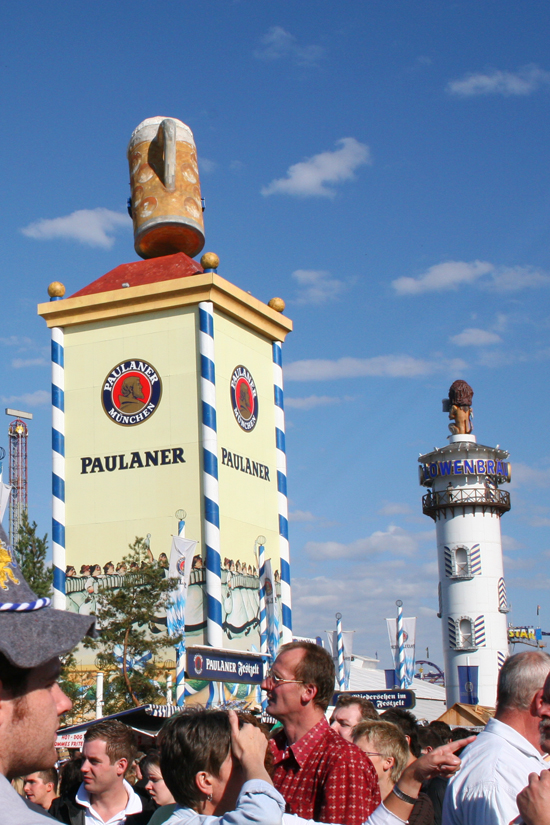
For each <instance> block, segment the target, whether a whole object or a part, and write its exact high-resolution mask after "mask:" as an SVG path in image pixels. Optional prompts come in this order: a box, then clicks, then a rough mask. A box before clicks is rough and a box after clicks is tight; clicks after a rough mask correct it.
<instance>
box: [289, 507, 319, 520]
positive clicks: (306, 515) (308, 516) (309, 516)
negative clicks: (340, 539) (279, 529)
mask: <svg viewBox="0 0 550 825" xmlns="http://www.w3.org/2000/svg"><path fill="white" fill-rule="evenodd" d="M288 520H289V521H296V522H305V521H308V522H311V521H317V516H314V515H313V513H310V512H309V510H294V512H291V513H289V514H288Z"/></svg>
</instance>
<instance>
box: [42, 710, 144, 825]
mask: <svg viewBox="0 0 550 825" xmlns="http://www.w3.org/2000/svg"><path fill="white" fill-rule="evenodd" d="M136 752H137V747H136V738H135V734H134V732H133V730H132V729H131V728H129V727H128V725H124V724H123V723H122V722H119V721H118V720H116V719H109V720H106V721H104V722H98V723H97V724H96V725H92V727H90V728H88V730H87V731H86V734H85V736H84V745H83V746H82V756H83V757H84V761H83V762H82V768H81V771H82V779H83V781H82V784H81V786H80V788H79V789H78V793H77V795H76V800H75V802H76V804H73V803H71V801H70V800H64V809H63V810H62V811H60V814H58V816H59V818H60V819H61V820H62V821H64V822H68V823H71V825H123V824H124V825H132V823H135V825H138V823H139V825H143V823H146V822H148V820H149V819H150V817H151V814H152V809H151V810H148V811H144V810H143V804H142V800H141V797H140V796H138V794H137V793H136V792H135V791H134V789H133V788H132V786H131V785H130V784H129V783H128V782H126V780H125V778H124V776H125V774H126V772H127V770H128V769H129V768H130V767H131V766H132V764H133V762H134V759H135V756H136Z"/></svg>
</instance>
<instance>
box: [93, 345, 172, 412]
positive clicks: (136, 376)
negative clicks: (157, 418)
mask: <svg viewBox="0 0 550 825" xmlns="http://www.w3.org/2000/svg"><path fill="white" fill-rule="evenodd" d="M161 395H162V381H161V380H160V376H159V374H158V372H157V371H156V369H155V368H154V367H152V366H151V364H148V363H147V361H138V360H135V361H121V363H120V364H117V365H116V367H114V368H113V369H112V370H111V372H110V373H109V375H108V376H107V377H106V378H105V381H104V383H103V390H102V395H101V400H102V402H103V409H104V410H105V413H106V415H108V416H109V418H110V419H112V421H114V422H115V424H120V425H121V426H123V427H133V426H135V425H136V424H141V423H142V422H143V421H145V420H146V419H147V418H149V416H151V415H153V413H154V412H155V410H156V409H157V407H158V405H159V403H160V398H161Z"/></svg>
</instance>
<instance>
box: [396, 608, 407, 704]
mask: <svg viewBox="0 0 550 825" xmlns="http://www.w3.org/2000/svg"><path fill="white" fill-rule="evenodd" d="M395 604H396V605H397V681H398V682H399V687H400V688H401V690H404V688H405V682H406V678H405V677H406V674H405V637H404V634H403V602H402V601H401V599H398V600H397V601H396V603H395Z"/></svg>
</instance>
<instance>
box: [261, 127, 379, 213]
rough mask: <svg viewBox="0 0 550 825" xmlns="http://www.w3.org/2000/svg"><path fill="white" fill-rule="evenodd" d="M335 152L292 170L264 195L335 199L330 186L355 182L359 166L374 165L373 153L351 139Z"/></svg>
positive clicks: (339, 141) (342, 139)
mask: <svg viewBox="0 0 550 825" xmlns="http://www.w3.org/2000/svg"><path fill="white" fill-rule="evenodd" d="M336 145H337V146H340V148H339V149H336V150H335V151H334V152H321V153H320V154H318V155H313V157H311V158H307V159H306V160H303V161H301V162H300V163H295V164H293V165H292V166H290V167H289V169H288V171H287V173H286V178H279V179H277V180H273V181H271V183H270V184H269V185H268V186H264V187H263V189H262V190H261V192H262V195H276V194H277V195H295V196H297V197H325V198H332V197H334V195H335V194H336V192H335V190H334V189H333V188H332V187H331V186H328V185H327V184H337V183H342V182H343V181H347V180H353V179H354V178H355V174H354V173H355V170H356V169H357V168H358V167H359V166H363V165H365V164H370V163H372V159H371V154H370V149H369V147H368V146H366V144H364V143H360V142H359V141H358V140H356V139H355V138H352V137H348V138H341V139H340V140H337V141H336Z"/></svg>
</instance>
